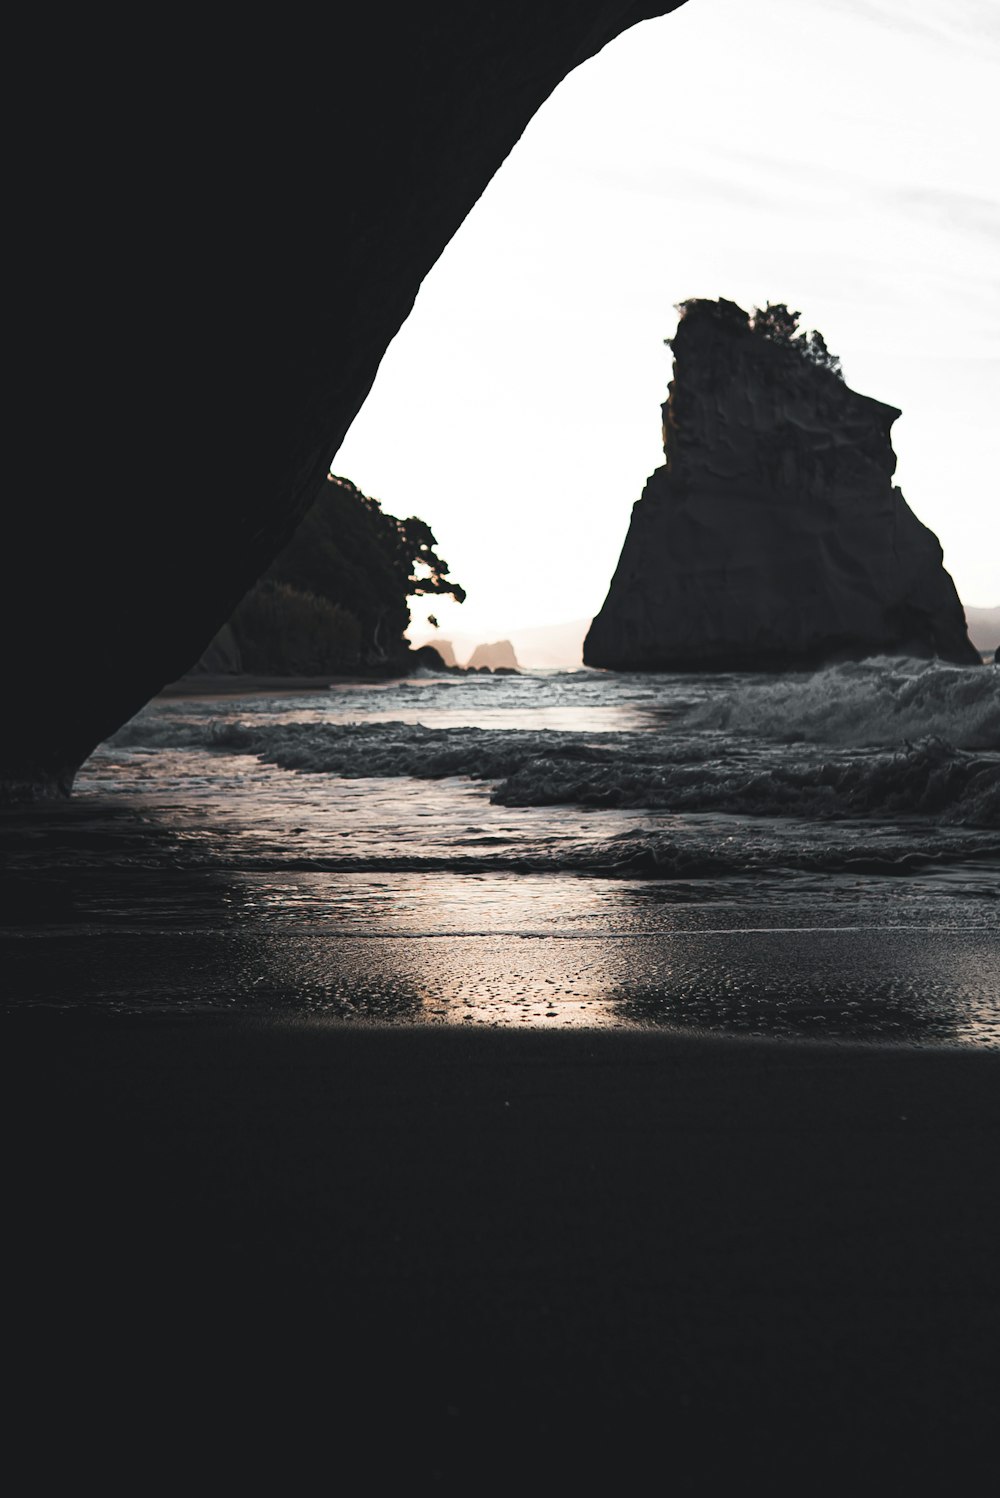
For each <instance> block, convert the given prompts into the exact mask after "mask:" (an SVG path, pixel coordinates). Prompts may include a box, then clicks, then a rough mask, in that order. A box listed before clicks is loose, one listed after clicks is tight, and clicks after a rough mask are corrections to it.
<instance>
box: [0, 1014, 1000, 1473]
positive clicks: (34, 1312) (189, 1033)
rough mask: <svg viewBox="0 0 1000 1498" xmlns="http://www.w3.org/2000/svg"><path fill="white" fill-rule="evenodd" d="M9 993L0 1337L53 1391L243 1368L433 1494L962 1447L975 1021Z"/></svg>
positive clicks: (904, 1455)
mask: <svg viewBox="0 0 1000 1498" xmlns="http://www.w3.org/2000/svg"><path fill="white" fill-rule="evenodd" d="M4 1025H5V1030H6V1036H5V1038H6V1045H5V1047H4V1054H5V1056H6V1058H7V1068H6V1069H7V1073H8V1075H7V1079H6V1084H5V1089H6V1095H7V1097H8V1101H9V1103H10V1104H11V1107H12V1110H13V1111H12V1118H13V1120H14V1126H13V1128H14V1132H13V1134H12V1136H11V1137H13V1138H14V1139H15V1140H16V1146H15V1149H14V1151H13V1153H14V1162H13V1163H14V1170H13V1189H12V1196H13V1201H12V1203H11V1206H12V1208H13V1215H12V1217H11V1221H12V1222H13V1223H15V1224H17V1225H18V1229H17V1232H16V1235H15V1238H16V1243H15V1247H16V1254H15V1262H14V1265H13V1269H12V1271H11V1272H12V1275H13V1279H12V1281H11V1282H12V1283H13V1284H16V1285H17V1286H18V1309H19V1311H20V1312H23V1313H24V1314H23V1315H19V1316H16V1317H15V1321H16V1322H19V1323H21V1324H20V1325H16V1326H15V1345H14V1357H15V1360H16V1362H17V1365H18V1366H19V1367H21V1368H23V1369H24V1370H25V1371H26V1376H27V1377H28V1379H29V1383H30V1379H31V1377H32V1376H42V1375H43V1371H44V1377H45V1378H46V1379H47V1380H48V1386H49V1397H50V1398H55V1399H57V1398H58V1389H59V1388H60V1387H65V1388H66V1389H72V1390H73V1398H74V1401H76V1402H79V1403H80V1407H81V1408H82V1409H83V1410H88V1409H90V1401H91V1399H93V1401H95V1405H94V1409H96V1407H97V1404H98V1403H101V1404H102V1405H104V1406H107V1404H108V1402H109V1401H110V1403H111V1404H112V1405H113V1406H114V1408H115V1410H116V1416H115V1418H116V1422H117V1423H119V1424H121V1423H122V1422H123V1421H124V1422H125V1423H128V1421H129V1420H134V1421H135V1422H137V1424H136V1429H137V1430H138V1429H140V1428H141V1429H143V1430H145V1429H146V1426H147V1423H148V1421H149V1420H150V1419H152V1421H153V1426H154V1427H157V1428H158V1424H159V1422H160V1421H161V1420H162V1417H163V1414H164V1411H165V1410H166V1409H167V1408H168V1407H169V1408H171V1409H172V1408H173V1407H174V1406H173V1402H172V1401H173V1400H174V1398H175V1396H176V1395H177V1392H178V1389H180V1391H181V1393H182V1402H183V1403H184V1405H185V1407H187V1406H188V1405H190V1406H191V1409H192V1410H196V1409H197V1407H198V1406H199V1405H200V1404H201V1403H202V1402H203V1401H207V1402H208V1406H209V1407H210V1408H211V1410H212V1420H213V1422H214V1423H215V1427H216V1428H218V1422H219V1421H222V1420H224V1418H226V1417H227V1414H232V1413H233V1411H234V1410H236V1408H237V1407H239V1410H240V1411H241V1412H242V1414H243V1415H245V1413H246V1411H247V1410H249V1409H251V1408H253V1409H256V1408H257V1401H259V1400H261V1399H262V1401H263V1402H262V1404H261V1410H262V1411H266V1412H267V1414H268V1419H269V1420H270V1421H271V1424H272V1426H274V1428H275V1429H277V1428H279V1427H283V1422H284V1421H285V1420H288V1419H293V1420H297V1421H299V1422H300V1423H301V1424H302V1426H303V1429H302V1431H300V1437H301V1439H302V1440H309V1439H311V1438H312V1436H314V1435H315V1434H316V1432H317V1430H320V1429H321V1431H322V1434H323V1439H324V1440H325V1441H328V1442H332V1443H334V1446H335V1448H336V1453H337V1462H338V1464H339V1465H342V1464H343V1463H345V1462H346V1463H347V1466H346V1467H344V1468H343V1470H345V1471H350V1470H352V1468H351V1463H352V1462H353V1461H357V1462H360V1463H363V1464H364V1466H365V1470H366V1471H367V1473H368V1474H369V1478H371V1479H372V1480H374V1476H375V1475H376V1474H377V1473H378V1472H383V1473H384V1474H385V1475H387V1476H388V1475H397V1476H398V1475H403V1474H406V1475H408V1476H410V1477H411V1478H412V1479H413V1480H415V1481H423V1482H428V1483H431V1484H432V1485H436V1486H437V1487H438V1488H442V1487H454V1489H455V1490H456V1491H457V1490H462V1489H463V1488H464V1490H465V1491H473V1490H475V1489H477V1488H478V1489H479V1490H492V1489H491V1487H490V1481H489V1479H490V1475H491V1474H495V1475H497V1476H498V1481H499V1473H500V1472H501V1470H503V1471H504V1472H507V1469H508V1467H509V1469H510V1470H509V1472H507V1476H508V1477H510V1476H511V1475H512V1474H513V1476H514V1477H515V1478H516V1475H517V1473H518V1472H520V1473H521V1477H522V1478H523V1476H524V1473H525V1471H526V1470H530V1471H531V1472H532V1473H533V1474H534V1476H535V1478H536V1480H538V1481H541V1480H542V1479H543V1478H551V1479H555V1478H557V1477H558V1478H559V1479H560V1480H563V1481H565V1480H568V1479H569V1478H571V1477H575V1476H583V1475H585V1474H589V1475H594V1474H598V1475H601V1476H603V1477H607V1478H612V1477H615V1478H621V1479H622V1480H625V1481H630V1482H632V1481H635V1482H637V1481H638V1476H639V1472H640V1470H642V1468H641V1462H642V1461H645V1460H646V1459H647V1458H648V1457H649V1456H650V1455H651V1454H652V1453H656V1452H658V1453H659V1459H660V1460H661V1461H663V1460H665V1459H666V1457H667V1454H668V1453H669V1460H670V1462H671V1463H674V1462H676V1461H678V1460H679V1459H680V1458H681V1456H682V1455H685V1456H687V1457H691V1458H692V1459H695V1458H696V1459H697V1461H698V1462H699V1464H700V1465H699V1471H700V1472H701V1474H702V1477H703V1478H704V1477H708V1476H711V1474H712V1473H713V1472H717V1473H723V1472H730V1471H735V1470H742V1471H743V1472H744V1473H749V1472H750V1471H765V1470H770V1471H775V1470H776V1471H779V1472H781V1471H784V1472H785V1474H786V1475H790V1474H791V1473H792V1471H793V1469H794V1464H795V1463H796V1462H798V1461H799V1460H801V1459H804V1458H805V1457H806V1455H807V1454H808V1453H809V1452H814V1453H815V1451H816V1450H818V1449H821V1448H819V1447H818V1446H817V1443H824V1445H825V1448H826V1455H825V1457H824V1470H825V1469H826V1468H827V1466H828V1465H829V1463H830V1462H836V1461H837V1459H838V1458H840V1459H843V1460H844V1461H846V1462H847V1466H848V1467H851V1465H852V1464H856V1463H858V1462H861V1463H863V1464H865V1466H864V1469H865V1470H866V1471H869V1472H871V1471H874V1470H875V1468H876V1467H877V1466H878V1464H879V1463H882V1462H884V1463H885V1464H886V1465H887V1466H888V1467H891V1468H892V1469H893V1470H894V1471H895V1472H896V1473H897V1474H901V1473H904V1472H906V1471H908V1470H910V1469H911V1467H912V1470H914V1471H916V1470H924V1471H926V1470H928V1469H927V1466H926V1464H927V1463H928V1462H929V1461H931V1460H932V1459H935V1458H936V1457H940V1458H941V1460H949V1461H954V1460H955V1459H957V1460H958V1463H959V1464H958V1465H957V1466H954V1465H953V1466H952V1467H951V1472H952V1475H953V1477H957V1476H958V1475H959V1474H960V1473H961V1471H962V1470H963V1469H962V1465H961V1463H962V1461H964V1460H965V1459H966V1457H965V1455H963V1453H965V1454H966V1455H967V1453H968V1451H969V1449H970V1448H969V1446H968V1442H969V1441H971V1440H974V1438H975V1437H976V1435H977V1434H981V1433H984V1432H986V1431H988V1430H989V1429H990V1428H991V1423H992V1420H993V1417H994V1415H995V1400H996V1395H997V1392H998V1389H997V1362H996V1337H997V1332H998V1329H1000V1317H998V1299H997V1263H996V1244H997V1230H998V1227H1000V1209H998V1201H997V1190H996V1184H995V1183H996V1181H997V1180H998V1179H1000V1056H997V1055H996V1054H990V1053H986V1052H979V1051H973V1050H959V1049H933V1048H929V1047H928V1048H921V1049H910V1048H907V1047H879V1046H862V1045H831V1044H819V1043H810V1042H801V1041H800V1042H791V1043H787V1042H786V1043H780V1042H773V1041H763V1040H744V1041H737V1040H732V1039H723V1038H719V1039H706V1038H703V1037H698V1036H694V1035H692V1036H676V1035H664V1034H656V1033H650V1032H643V1033H629V1032H627V1031H614V1032H600V1033H596V1032H587V1031H577V1032H572V1033H565V1032H564V1033H557V1032H545V1031H541V1032H539V1031H533V1032H527V1033H526V1032H518V1031H515V1030H490V1031H484V1030H472V1031H470V1030H469V1029H468V1028H465V1029H462V1028H459V1027H450V1026H449V1027H442V1028H437V1029H434V1028H419V1029H418V1028H409V1027H399V1028H375V1027H362V1026H351V1025H343V1024H337V1023H329V1022H323V1021H319V1020H307V1019H298V1020H291V1021H288V1020H286V1021H277V1020H268V1019H263V1018H254V1019H250V1020H239V1019H236V1018H232V1019H230V1018H225V1017H214V1016H196V1017H192V1018H189V1019H183V1020H177V1019H165V1018H160V1017H151V1016H144V1017H137V1018H113V1017H112V1018H105V1017H94V1016H87V1015H85V1014H81V1013H76V1014H73V1013H59V1014H52V1013H50V1014H38V1013H35V1014H16V1015H8V1016H7V1017H6V1018H5V1019H4ZM18 1333H20V1336H18ZM97 1345H99V1346H100V1347H101V1348H102V1349H103V1353H104V1354H106V1355H107V1357H108V1359H109V1361H110V1365H111V1366H112V1367H113V1368H114V1369H115V1372H113V1373H112V1374H110V1375H108V1380H109V1381H105V1382H101V1380H98V1383H97V1385H96V1387H95V1386H92V1382H91V1375H90V1373H89V1372H88V1370H89V1366H90V1364H89V1360H90V1358H91V1357H92V1353H93V1349H94V1347H95V1346H97ZM54 1367H57V1368H58V1370H59V1371H58V1375H57V1376H54V1375H53V1371H52V1370H53V1368H54ZM54 1377H55V1383H54V1384H53V1378H54ZM139 1389H141V1391H142V1397H141V1399H140V1398H139V1396H138V1393H137V1390H139ZM286 1401H287V1408H285V1404H286ZM230 1406H232V1408H230ZM74 1407H75V1404H74ZM93 1413H94V1410H91V1414H93ZM190 1418H195V1416H194V1415H192V1416H191V1417H190ZM313 1420H318V1421H319V1422H320V1425H319V1426H318V1427H315V1428H314V1427H313V1426H312V1425H311V1422H312V1421H313ZM161 1434H162V1432H161ZM532 1453H533V1454H532ZM949 1453H951V1455H950V1456H949ZM487 1454H489V1460H488V1461H487V1463H486V1468H485V1469H484V1470H483V1471H482V1473H481V1480H480V1481H478V1482H473V1483H472V1485H471V1487H470V1486H469V1473H470V1470H472V1469H471V1468H470V1466H469V1464H470V1463H471V1462H475V1463H479V1464H481V1463H483V1461H484V1460H485V1459H486V1455H487ZM776 1461H777V1467H775V1462H776ZM526 1463H527V1464H528V1466H527V1467H526V1466H525V1464H526ZM762 1464H763V1465H762ZM789 1464H791V1465H789ZM678 1470H679V1469H678ZM808 1487H809V1484H806V1487H805V1488H802V1489H800V1490H801V1491H805V1490H806V1488H808ZM531 1488H532V1484H531V1483H528V1486H527V1489H526V1490H528V1491H530V1490H531ZM691 1490H692V1491H695V1490H698V1489H697V1488H692V1489H691ZM812 1490H813V1491H816V1490H819V1489H818V1488H817V1487H816V1486H815V1484H814V1485H813V1486H812ZM861 1491H864V1488H863V1487H862V1488H861Z"/></svg>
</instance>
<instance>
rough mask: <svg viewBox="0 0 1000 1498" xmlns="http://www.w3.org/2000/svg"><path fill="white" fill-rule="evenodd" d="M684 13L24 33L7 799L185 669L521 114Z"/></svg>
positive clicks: (249, 575) (649, 3)
mask: <svg viewBox="0 0 1000 1498" xmlns="http://www.w3.org/2000/svg"><path fill="white" fill-rule="evenodd" d="M679 3H680V0H509V3H506V4H504V5H501V6H488V7H482V6H474V5H468V4H466V3H459V0H431V3H429V4H426V5H421V6H411V7H404V8H402V9H399V8H397V9H395V10H393V11H391V12H389V11H387V10H386V9H385V8H384V7H377V6H376V7H371V6H369V7H368V8H365V7H362V6H352V7H346V8H345V7H343V6H334V7H327V8H326V9H325V10H324V9H320V10H315V8H314V9H312V10H309V11H305V10H300V11H296V10H295V9H294V8H293V9H292V10H290V11H287V12H286V11H282V12H280V13H277V12H274V11H271V10H263V11H261V12H260V13H259V14H258V13H257V12H250V11H247V12H244V13H241V14H240V15H239V17H238V18H236V19H235V20H234V18H233V17H232V15H231V14H230V13H229V12H228V11H226V12H223V11H221V10H219V11H216V10H212V8H208V9H206V10H204V11H203V12H200V13H199V15H198V18H197V25H194V24H193V23H192V22H191V20H190V18H186V17H184V16H183V15H178V16H170V17H166V18H165V19H164V18H161V20H160V21H157V22H156V24H154V25H152V26H151V27H150V28H146V31H142V30H141V29H140V30H135V29H132V30H129V29H128V28H127V27H126V28H124V29H123V28H122V25H121V21H120V17H119V16H118V14H117V13H112V12H108V13H107V14H106V15H103V16H102V15H94V14H91V13H88V14H87V15H83V14H82V13H81V15H80V16H79V17H78V18H75V17H69V18H66V19H65V20H64V21H61V22H60V25H59V27H58V28H57V32H56V33H55V34H53V33H52V31H51V28H50V26H49V25H48V22H47V20H46V19H45V18H44V17H42V16H41V13H39V17H38V19H37V21H34V20H32V19H31V18H30V17H29V18H28V19H26V20H22V21H21V22H20V23H19V32H18V35H17V38H16V53H17V57H18V69H17V72H18V80H17V83H18V84H19V85H20V87H21V90H22V98H21V106H22V115H21V117H23V118H24V119H30V120H31V122H32V123H31V129H30V142H28V143H26V144H25V146H24V148H23V149H19V150H16V151H15V152H14V154H13V158H12V167H11V172H12V180H11V182H10V183H9V184H8V206H9V208H10V210H11V211H10V218H11V222H12V224H13V225H14V226H15V227H14V230H13V231H12V235H11V236H10V239H11V240H14V241H15V243H14V244H13V246H12V244H10V243H8V245H7V249H8V253H10V251H11V249H12V248H14V249H15V251H18V252H19V253H18V256H17V259H16V261H15V262H14V263H13V264H12V266H11V270H10V271H9V272H8V279H9V284H10V285H11V287H12V288H13V294H12V296H11V298H10V307H9V309H8V310H9V317H8V326H7V333H8V347H10V344H11V340H12V339H14V340H15V343H14V347H13V349H12V351H11V353H10V356H9V363H10V367H11V370H12V371H13V373H14V376H15V379H16V383H17V386H18V387H19V389H20V391H21V394H22V402H23V405H22V408H21V409H19V410H18V411H16V412H14V413H11V415H12V419H9V427H10V429H11V431H12V432H13V433H14V435H15V438H16V444H17V446H18V449H19V451H20V453H21V455H22V456H21V458H20V460H19V459H18V457H17V454H16V453H13V452H11V451H10V450H8V453H7V454H6V456H7V465H6V476H7V479H8V495H9V506H8V511H9V512H10V511H13V513H14V515H15V522H8V523H7V524H6V529H5V535H4V539H5V541H6V546H5V548H4V551H3V554H2V564H0V565H2V572H0V598H2V599H3V603H4V607H5V608H6V610H7V617H6V618H5V620H4V625H5V631H4V632H5V638H6V639H7V640H8V641H17V640H18V639H21V638H24V637H29V638H31V640H32V642H33V643H32V650H31V651H30V652H24V651H20V652H19V651H18V650H17V649H16V648H15V649H13V650H12V652H11V653H12V655H13V656H14V657H15V661H14V665H13V668H12V671H9V672H8V675H7V679H6V680H5V688H6V709H7V711H6V724H5V732H4V735H3V737H2V741H0V786H2V788H3V790H4V792H5V794H6V795H7V796H8V797H18V796H31V795H39V794H46V793H51V792H58V791H63V792H65V791H67V790H68V789H69V787H70V785H71V783H72V780H73V776H74V774H75V771H76V769H77V767H78V766H79V764H80V763H81V761H82V760H83V759H84V758H86V756H87V755H88V754H89V753H90V751H91V750H92V749H93V748H94V746H95V745H96V744H97V743H98V742H99V741H100V740H101V739H102V738H104V737H106V736H107V735H108V734H109V733H110V732H112V731H113V730H114V729H115V728H116V727H117V726H118V725H119V724H121V723H122V722H123V721H124V720H125V719H127V718H128V717H129V716H131V714H133V713H134V712H135V711H136V710H137V709H138V708H139V707H140V706H141V705H142V704H143V703H144V702H145V701H146V700H147V699H148V698H149V697H150V696H152V695H153V694H154V693H155V692H156V691H157V690H158V688H159V687H160V686H161V685H162V684H163V683H165V682H168V681H173V680H175V679H176V678H178V677H179V676H180V675H182V673H183V672H184V671H186V670H187V669H188V668H189V667H190V666H191V665H192V664H193V663H194V662H195V661H196V660H197V659H198V657H199V656H200V654H201V652H202V651H203V650H204V648H205V646H206V645H207V644H208V642H209V640H211V638H212V636H213V635H214V634H215V632H216V630H217V629H218V628H219V627H220V626H221V625H222V623H223V622H224V621H225V619H226V618H227V617H228V616H229V615H230V614H231V613H232V610H233V608H234V606H235V604H236V603H237V601H238V600H239V598H240V597H241V596H242V594H243V593H244V592H245V591H246V590H247V588H248V587H249V585H250V584H251V583H252V582H253V581H254V579H255V578H256V577H257V576H259V575H260V573H261V572H262V571H263V570H264V568H265V566H266V565H267V564H268V563H269V562H270V560H271V559H272V558H273V557H274V556H275V555H276V553H277V552H278V551H279V550H280V549H281V547H282V546H283V545H284V543H285V542H286V541H287V539H288V537H289V535H290V533H291V531H292V529H293V528H294V526H295V524H296V521H297V520H298V519H299V518H300V517H301V516H302V514H303V513H304V512H305V510H306V508H307V507H308V505H309V504H310V502H311V501H312V500H313V499H315V497H316V495H317V493H318V492H319V489H320V486H321V485H322V483H323V481H324V477H325V475H326V472H327V470H328V468H329V466H330V463H331V461H332V459H333V456H334V454H335V453H336V451H337V449H338V447H339V445H340V443H341V441H342V439H343V436H344V433H345V432H346V430H347V428H348V426H349V424H350V422H351V421H352V419H353V417H354V416H355V414H356V413H357V411H358V409H359V408H360V406H361V403H362V402H363V400H364V398H365V396H366V395H367V393H368V390H369V389H370V387H371V384H372V380H373V379H374V377H375V373H376V370H377V368H378V365H379V361H380V359H381V357H382V355H383V353H384V351H385V349H386V347H387V345H388V343H389V340H390V339H391V338H392V337H393V335H394V334H395V333H396V331H397V330H398V328H399V326H400V324H401V323H402V322H403V320H404V318H405V317H406V316H407V314H408V312H409V310H410V308H411V306H412V304H413V299H414V297H415V296H416V293H417V289H418V287H419V285H420V282H421V280H422V279H423V277H424V276H425V275H426V274H427V272H428V270H429V269H430V268H431V266H432V265H433V264H434V262H435V260H436V259H437V257H438V255H439V254H440V253H441V251H442V249H443V248H444V246H445V245H446V244H447V242H448V240H449V239H450V238H451V236H452V235H453V234H454V232H455V230H456V229H457V228H458V226H459V225H460V224H461V222H462V220H463V219H464V217H465V215H466V214H467V213H468V211H469V209H470V208H471V207H472V205H473V204H474V203H475V201H476V199H477V198H478V197H479V195H480V194H481V193H482V191H483V189H484V188H485V186H486V184H487V183H488V182H489V180H490V178H491V177H492V175H493V173H494V172H495V171H496V169H497V167H498V166H499V165H500V163H501V162H502V161H503V159H504V157H505V156H506V155H507V153H508V152H509V151H510V149H511V147H512V146H513V145H514V144H515V142H516V141H517V139H518V137H519V136H520V134H521V132H522V130H523V129H524V127H525V125H526V124H527V123H528V121H529V120H530V119H531V116H532V115H533V114H534V112H535V110H536V109H537V108H538V107H539V105H540V104H542V102H543V101H544V100H545V99H546V98H547V97H548V95H549V94H550V93H551V92H552V90H553V88H555V86H556V85H557V84H558V83H559V81H560V80H561V79H562V78H563V77H564V76H565V75H566V74H567V73H568V72H569V71H570V70H571V69H572V68H574V67H575V66H576V65H577V64H578V63H580V62H582V61H584V59H586V58H588V57H590V56H592V55H593V53H595V52H597V51H598V50H599V49H600V48H601V47H602V46H604V44H605V43H606V42H608V41H610V40H611V39H612V38H613V37H615V36H616V35H618V33H620V32H621V31H624V30H625V29H627V28H628V27H629V26H632V25H633V24H635V23H636V22H637V21H641V20H643V19H645V18H647V17H650V16H654V15H662V14H664V13H666V12H667V11H669V10H672V9H675V8H676V6H677V4H679ZM33 27H37V32H38V34H37V35H36V36H31V35H26V34H25V33H26V31H29V32H30V30H31V29H32V28H33ZM43 27H44V28H45V29H44V31H43V29H42V28H43ZM147 32H148V37H147ZM13 86H14V87H16V86H17V85H13ZM16 109H17V105H16V102H15V110H16ZM29 144H30V149H29V148H28V146H29ZM19 170H20V172H21V178H20V181H18V180H17V173H18V171H19ZM11 197H13V198H14V199H15V201H14V203H13V204H11V203H10V199H11ZM18 319H20V324H19V326H17V325H16V324H17V320H18ZM18 335H20V341H19V342H17V341H16V340H17V339H18ZM19 463H20V466H18V464H19ZM18 656H20V658H21V659H20V661H19V660H18V659H17V657H18ZM29 656H30V660H29V659H28V657H29ZM39 660H43V661H45V662H46V667H47V679H46V680H45V681H40V680H39V672H38V667H37V662H38V661H39ZM53 676H57V677H58V685H57V686H56V687H53Z"/></svg>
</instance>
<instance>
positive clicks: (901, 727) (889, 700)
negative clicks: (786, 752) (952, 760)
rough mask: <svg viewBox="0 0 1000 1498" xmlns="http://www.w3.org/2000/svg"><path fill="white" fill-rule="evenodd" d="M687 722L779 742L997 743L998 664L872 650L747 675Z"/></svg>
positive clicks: (994, 746) (999, 737) (980, 746)
mask: <svg viewBox="0 0 1000 1498" xmlns="http://www.w3.org/2000/svg"><path fill="white" fill-rule="evenodd" d="M685 722H686V725H687V726H688V727H693V728H714V729H720V730H727V731H731V732H732V731H735V732H743V733H751V734H756V735H759V736H761V737H763V738H770V739H778V740H779V741H781V742H784V743H789V742H793V741H795V740H796V739H806V740H809V741H811V742H814V743H827V744H845V745H846V744H856V745H886V744H901V743H903V742H905V741H906V740H908V739H915V738H921V739H923V738H940V739H944V740H945V741H947V742H948V743H950V744H953V745H955V746H956V747H957V748H960V749H1000V671H996V670H992V669H990V668H986V669H984V670H975V669H970V668H969V667H967V666H947V665H942V664H941V663H940V662H937V661H935V662H926V661H909V660H890V659H884V658H875V659H872V660H867V661H859V662H854V663H851V664H848V665H842V666H831V667H829V668H828V669H827V670H825V671H817V672H815V673H814V674H812V675H809V676H783V677H780V678H778V679H777V680H775V679H771V678H756V679H752V680H750V681H747V682H745V683H743V684H740V685H739V686H737V687H735V688H730V689H729V690H728V691H727V692H726V694H725V695H724V696H721V697H714V698H712V699H711V700H709V701H707V702H704V703H702V704H700V705H699V706H698V707H696V708H694V709H693V710H692V711H691V712H689V713H688V715H687V717H686V719H685Z"/></svg>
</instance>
